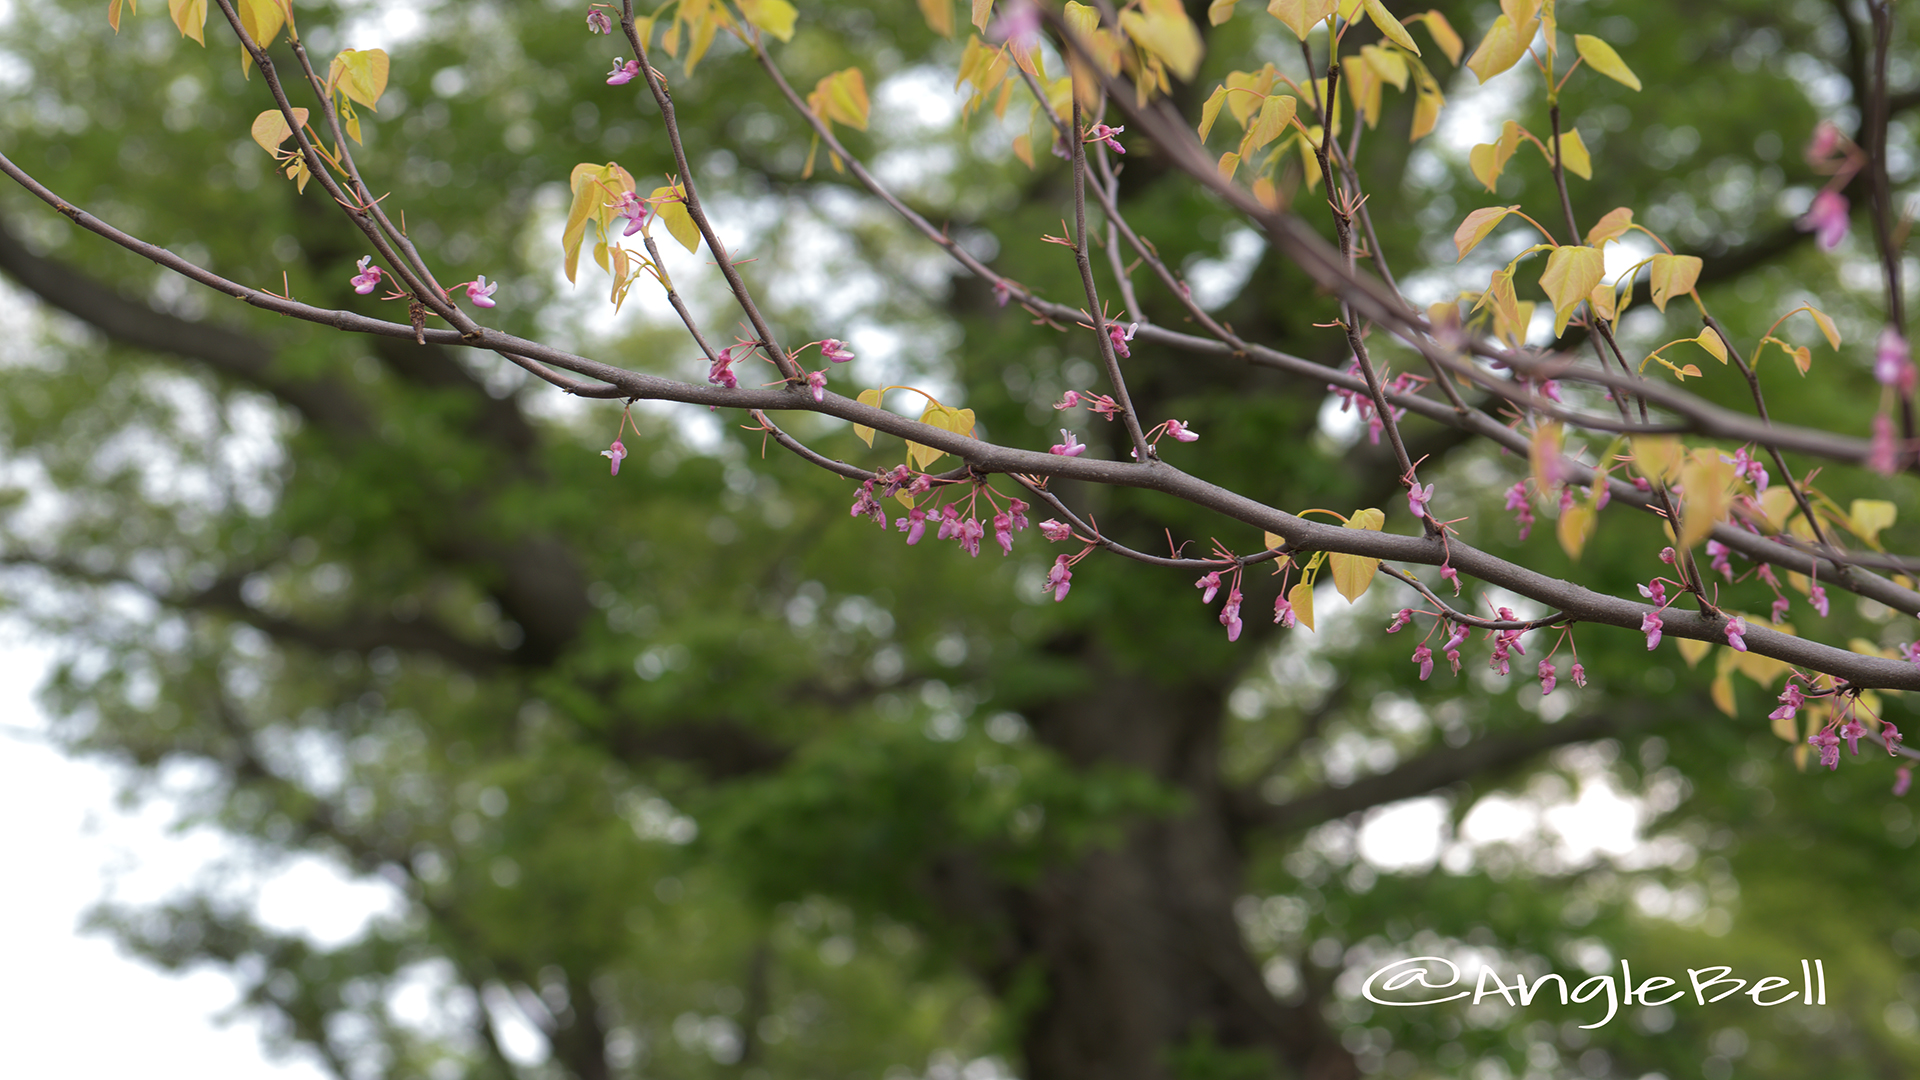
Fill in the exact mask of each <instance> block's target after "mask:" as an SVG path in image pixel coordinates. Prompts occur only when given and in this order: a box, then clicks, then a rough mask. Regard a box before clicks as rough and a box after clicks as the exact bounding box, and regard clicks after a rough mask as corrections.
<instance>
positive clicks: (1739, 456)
mask: <svg viewBox="0 0 1920 1080" xmlns="http://www.w3.org/2000/svg"><path fill="white" fill-rule="evenodd" d="M1720 460H1721V461H1731V462H1733V471H1734V472H1735V473H1736V474H1738V475H1740V476H1744V477H1746V478H1747V481H1748V482H1749V483H1751V484H1752V485H1753V490H1755V491H1765V490H1767V468H1766V466H1764V465H1762V464H1760V462H1759V460H1758V459H1756V458H1755V457H1754V456H1753V455H1752V454H1749V453H1747V448H1746V447H1744V446H1743V447H1741V448H1740V449H1738V450H1735V451H1734V452H1733V456H1732V457H1727V456H1726V455H1725V454H1722V455H1720Z"/></svg>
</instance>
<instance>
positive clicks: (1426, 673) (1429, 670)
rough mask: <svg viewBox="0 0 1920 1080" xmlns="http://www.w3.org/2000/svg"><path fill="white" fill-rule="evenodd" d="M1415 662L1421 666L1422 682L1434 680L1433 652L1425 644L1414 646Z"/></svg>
mask: <svg viewBox="0 0 1920 1080" xmlns="http://www.w3.org/2000/svg"><path fill="white" fill-rule="evenodd" d="M1413 662H1414V663H1416V664H1419V665H1420V681H1421V682H1426V681H1427V680H1428V679H1431V678H1433V650H1432V649H1429V648H1427V646H1426V644H1425V643H1424V642H1423V643H1421V644H1419V645H1416V646H1414V650H1413Z"/></svg>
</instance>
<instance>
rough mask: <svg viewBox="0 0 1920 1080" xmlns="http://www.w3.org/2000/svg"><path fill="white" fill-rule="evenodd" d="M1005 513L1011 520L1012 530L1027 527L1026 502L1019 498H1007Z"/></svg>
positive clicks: (1017, 530) (1016, 530)
mask: <svg viewBox="0 0 1920 1080" xmlns="http://www.w3.org/2000/svg"><path fill="white" fill-rule="evenodd" d="M1007 514H1008V515H1009V516H1010V517H1011V519H1012V521H1013V531H1014V532H1019V531H1020V530H1021V529H1024V528H1026V527H1027V504H1026V503H1023V502H1021V501H1020V500H1019V499H1009V500H1008V501H1007Z"/></svg>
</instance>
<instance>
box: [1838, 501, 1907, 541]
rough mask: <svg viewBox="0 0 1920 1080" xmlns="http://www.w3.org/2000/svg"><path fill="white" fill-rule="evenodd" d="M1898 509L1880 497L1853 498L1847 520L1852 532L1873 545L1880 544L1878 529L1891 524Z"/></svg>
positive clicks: (1897, 513) (1897, 514)
mask: <svg viewBox="0 0 1920 1080" xmlns="http://www.w3.org/2000/svg"><path fill="white" fill-rule="evenodd" d="M1899 513H1900V511H1899V510H1898V509H1896V508H1895V507H1894V505H1893V504H1892V503H1890V502H1886V501H1884V500H1882V499H1855V500H1853V506H1852V508H1851V512H1850V513H1848V515H1847V521H1848V523H1849V525H1850V527H1851V528H1852V529H1853V531H1854V534H1855V535H1857V536H1859V537H1860V539H1862V540H1865V541H1866V542H1867V543H1869V544H1872V545H1873V546H1875V547H1879V546H1880V530H1881V529H1884V528H1886V527H1887V526H1889V525H1892V524H1893V522H1894V518H1896V517H1898V516H1899Z"/></svg>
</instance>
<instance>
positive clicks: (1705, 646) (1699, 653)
mask: <svg viewBox="0 0 1920 1080" xmlns="http://www.w3.org/2000/svg"><path fill="white" fill-rule="evenodd" d="M1675 643H1676V644H1678V645H1679V646H1680V659H1682V660H1685V661H1686V662H1687V666H1688V667H1699V666H1700V661H1702V660H1705V659H1706V658H1707V654H1708V653H1710V652H1712V651H1713V642H1711V641H1701V640H1699V639H1698V638H1678V639H1676V642H1675Z"/></svg>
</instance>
